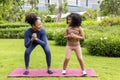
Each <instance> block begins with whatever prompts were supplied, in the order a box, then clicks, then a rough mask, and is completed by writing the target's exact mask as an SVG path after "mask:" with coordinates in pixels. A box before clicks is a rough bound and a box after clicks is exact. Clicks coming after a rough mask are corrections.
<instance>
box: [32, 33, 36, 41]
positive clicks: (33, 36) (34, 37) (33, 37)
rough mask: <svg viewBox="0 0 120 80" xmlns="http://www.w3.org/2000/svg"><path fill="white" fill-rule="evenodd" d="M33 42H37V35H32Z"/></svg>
mask: <svg viewBox="0 0 120 80" xmlns="http://www.w3.org/2000/svg"><path fill="white" fill-rule="evenodd" d="M34 40H37V34H36V33H33V34H32V41H34Z"/></svg>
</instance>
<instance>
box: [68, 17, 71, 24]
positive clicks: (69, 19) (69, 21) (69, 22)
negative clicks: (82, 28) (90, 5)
mask: <svg viewBox="0 0 120 80" xmlns="http://www.w3.org/2000/svg"><path fill="white" fill-rule="evenodd" d="M71 22H72V19H71V17H68V24H69V25H70V24H71Z"/></svg>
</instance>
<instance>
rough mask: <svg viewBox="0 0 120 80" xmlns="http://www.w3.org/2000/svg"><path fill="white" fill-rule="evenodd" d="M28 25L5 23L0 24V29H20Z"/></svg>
mask: <svg viewBox="0 0 120 80" xmlns="http://www.w3.org/2000/svg"><path fill="white" fill-rule="evenodd" d="M28 26H29V25H28V24H25V23H5V24H0V28H20V27H28Z"/></svg>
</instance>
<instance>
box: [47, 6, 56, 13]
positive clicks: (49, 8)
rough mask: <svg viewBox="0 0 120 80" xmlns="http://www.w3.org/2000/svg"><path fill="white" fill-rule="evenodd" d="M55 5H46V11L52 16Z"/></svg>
mask: <svg viewBox="0 0 120 80" xmlns="http://www.w3.org/2000/svg"><path fill="white" fill-rule="evenodd" d="M55 7H56V5H55V4H48V10H49V11H50V14H53V13H54V11H55Z"/></svg>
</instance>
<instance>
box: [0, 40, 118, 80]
mask: <svg viewBox="0 0 120 80" xmlns="http://www.w3.org/2000/svg"><path fill="white" fill-rule="evenodd" d="M23 41H24V40H23V39H0V80H118V79H119V78H120V73H119V72H120V68H119V67H120V58H114V57H101V56H92V55H89V53H88V51H87V50H86V48H82V50H83V58H84V62H85V66H86V68H93V69H94V70H95V71H96V72H97V74H98V75H99V77H94V78H92V77H40V78H7V75H8V74H9V73H10V72H11V71H12V70H13V69H15V68H21V67H24V51H25V47H24V42H23ZM49 44H50V50H51V54H52V66H51V67H52V68H62V65H63V61H64V57H65V46H56V45H55V43H54V41H49ZM30 68H46V61H45V54H44V51H43V49H42V48H41V46H37V47H36V48H35V49H34V50H33V52H32V53H31V60H30ZM68 68H80V66H79V64H78V61H77V58H76V55H75V54H74V52H72V55H71V59H70V62H69V64H68Z"/></svg>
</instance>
